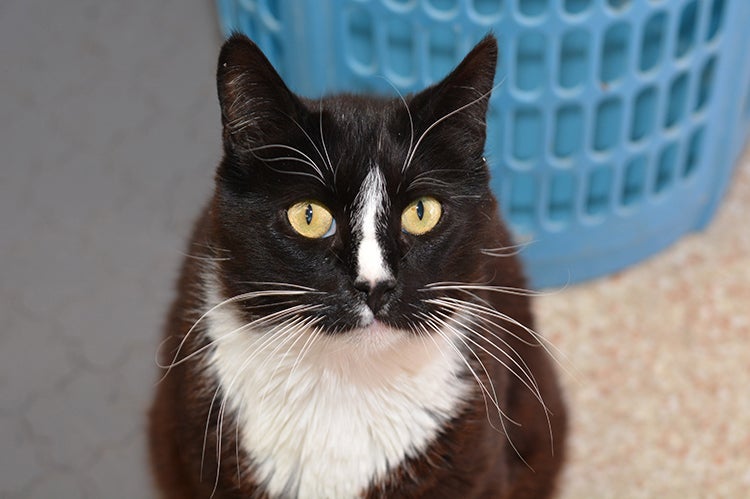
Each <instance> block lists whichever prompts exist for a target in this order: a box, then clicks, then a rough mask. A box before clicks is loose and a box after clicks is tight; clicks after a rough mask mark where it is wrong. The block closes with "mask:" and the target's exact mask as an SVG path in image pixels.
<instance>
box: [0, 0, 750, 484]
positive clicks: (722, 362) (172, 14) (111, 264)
mask: <svg viewBox="0 0 750 499" xmlns="http://www.w3.org/2000/svg"><path fill="white" fill-rule="evenodd" d="M216 25H217V23H216V20H215V17H214V11H213V5H212V3H211V2H210V1H208V0H179V1H177V0H163V1H159V2H154V1H150V0H131V1H128V2H122V1H121V2H117V1H114V0H107V1H101V0H70V1H66V2H49V1H44V0H4V1H3V2H2V3H0V68H2V70H0V151H1V156H0V157H1V158H2V159H1V160H0V161H1V163H0V229H1V230H0V262H2V263H0V450H2V452H0V497H2V498H16V497H19V498H20V497H23V498H27V497H32V498H53V497H54V498H77V497H87V498H102V497H107V498H120V497H121V498H147V497H153V495H154V493H153V490H152V488H151V486H150V481H149V478H148V473H147V469H146V458H145V443H144V437H143V424H144V413H145V410H146V407H147V405H148V403H149V399H150V396H151V393H152V390H153V384H154V381H155V376H156V368H155V366H154V352H155V349H156V345H157V339H158V335H159V328H160V324H161V322H162V320H163V315H164V312H165V310H166V308H167V305H168V303H169V301H170V299H171V296H172V295H171V289H172V282H173V279H174V276H175V273H176V268H177V265H178V264H179V260H180V255H181V251H182V248H183V244H184V243H183V242H184V238H185V237H186V235H187V233H188V231H189V226H190V223H191V221H192V219H193V217H194V216H195V214H196V213H197V212H198V210H199V207H200V204H201V203H202V202H203V201H204V199H205V198H206V196H207V193H208V192H209V190H210V186H211V178H212V174H213V171H212V170H213V165H214V164H215V163H216V160H217V158H218V157H219V154H220V146H219V114H218V107H217V105H216V97H215V93H214V82H213V72H214V67H215V57H216V53H217V48H218V44H219V43H220V40H221V36H220V34H219V32H218V29H217V28H216ZM743 161H744V162H743V165H742V166H741V167H740V169H739V171H738V175H737V178H736V181H735V182H734V186H733V188H732V190H731V192H730V193H729V197H728V199H727V200H726V203H725V204H724V206H723V207H722V209H721V212H720V214H719V217H718V218H717V219H716V221H715V223H714V224H712V226H711V227H710V229H709V230H708V231H707V232H705V233H703V234H698V235H694V236H690V237H689V238H687V239H685V240H684V241H682V242H681V243H679V244H678V245H676V246H674V247H672V248H670V249H669V250H668V251H666V252H665V253H663V254H661V255H659V256H658V257H657V258H654V259H652V260H650V261H649V262H647V263H645V264H643V265H640V266H638V267H636V268H633V269H631V270H628V271H626V272H623V273H621V274H619V275H616V276H613V277H610V278H607V279H603V280H600V281H597V282H594V283H592V284H589V285H584V286H578V287H573V288H570V289H567V290H565V291H563V292H560V293H557V294H553V295H550V296H545V297H543V298H541V299H540V300H539V302H538V311H539V314H540V316H541V325H542V327H541V328H540V329H542V330H543V331H545V332H546V333H547V334H548V336H549V337H551V338H552V339H553V341H554V342H555V343H556V344H557V346H558V347H559V348H560V349H561V350H562V351H564V352H565V353H566V355H567V357H568V360H567V361H565V362H564V364H565V366H566V367H567V368H568V369H569V370H571V371H574V370H575V372H576V373H577V374H576V378H573V377H572V376H567V377H565V378H564V380H565V385H566V388H567V393H568V398H569V401H570V405H571V408H572V411H573V414H574V417H573V428H572V429H573V432H572V435H571V441H570V454H571V459H570V463H569V466H568V468H567V470H566V473H565V477H564V483H563V489H562V496H563V497H565V498H582V497H597V498H598V497H680V498H683V497H747V496H748V491H750V397H748V390H749V389H748V384H749V383H750V334H748V331H749V330H750V305H748V303H750V238H749V237H748V235H749V232H748V230H747V227H748V222H749V221H750V217H749V216H748V212H750V156H747V155H746V156H745V159H744V160H743Z"/></svg>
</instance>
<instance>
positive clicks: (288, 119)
mask: <svg viewBox="0 0 750 499" xmlns="http://www.w3.org/2000/svg"><path fill="white" fill-rule="evenodd" d="M216 84H217V87H218V93H219V104H220V105H221V122H222V125H223V127H224V131H223V137H224V147H225V148H230V149H240V150H248V149H251V148H253V147H257V146H260V145H263V144H265V143H268V141H269V140H273V139H274V138H276V137H278V136H279V135H281V134H282V133H283V131H284V130H287V129H288V128H289V127H290V126H291V125H292V124H293V120H297V119H298V117H299V114H300V113H301V112H302V109H303V107H302V104H301V103H300V101H299V99H297V97H296V96H295V95H294V94H293V93H292V92H291V91H290V90H289V89H288V88H287V86H286V85H285V84H284V81H283V80H282V79H281V77H280V76H279V74H278V73H277V72H276V70H275V69H274V68H273V66H272V65H271V63H270V62H269V61H268V59H267V58H266V56H265V55H263V52H261V50H260V48H258V46H257V45H256V44H255V43H253V42H252V41H250V39H248V38H247V37H246V36H244V35H240V34H234V35H232V36H231V38H229V39H228V40H227V41H226V42H225V43H224V46H223V47H222V48H221V53H220V55H219V67H218V69H217V72H216Z"/></svg>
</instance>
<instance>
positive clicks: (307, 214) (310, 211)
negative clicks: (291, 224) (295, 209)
mask: <svg viewBox="0 0 750 499" xmlns="http://www.w3.org/2000/svg"><path fill="white" fill-rule="evenodd" d="M312 217H313V207H312V205H311V204H308V205H307V209H306V210H305V221H306V222H307V225H310V222H312Z"/></svg>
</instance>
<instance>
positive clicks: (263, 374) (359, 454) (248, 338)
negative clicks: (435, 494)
mask: <svg viewBox="0 0 750 499" xmlns="http://www.w3.org/2000/svg"><path fill="white" fill-rule="evenodd" d="M241 326H242V323H241V322H240V321H239V320H238V317H237V315H236V314H235V313H233V312H232V311H231V308H225V309H224V310H222V311H221V312H220V313H217V314H214V317H213V318H212V319H211V320H210V321H209V322H208V331H207V334H208V335H209V336H210V337H211V339H213V340H217V342H216V348H215V349H214V350H213V352H212V354H211V356H210V358H209V359H208V362H209V366H210V368H211V370H212V371H213V372H214V373H215V375H216V376H217V378H218V381H219V384H220V386H221V392H222V393H223V395H224V397H223V400H220V399H218V398H217V400H216V402H215V403H216V404H219V403H226V405H227V409H229V410H230V411H229V412H227V414H228V416H227V417H234V416H236V417H237V421H238V425H239V426H238V428H239V432H238V437H239V444H240V448H242V449H243V450H244V451H245V452H246V453H247V454H248V455H249V456H250V457H251V459H252V460H253V465H254V467H253V469H252V474H253V476H254V477H255V479H256V480H257V481H258V482H260V483H264V484H265V486H266V488H267V490H268V492H269V493H270V494H271V495H272V496H276V497H279V496H287V495H288V496H298V497H311V498H317V497H321V498H323V497H335V498H346V497H356V496H357V495H359V493H360V492H361V491H362V490H364V489H366V488H367V487H368V485H370V484H371V483H372V482H373V481H377V480H379V479H382V478H384V477H385V475H386V473H387V472H388V471H389V470H392V469H395V468H396V467H398V465H399V464H400V463H401V462H403V461H404V460H405V459H406V458H408V457H412V456H417V455H419V453H420V452H422V451H424V450H425V449H426V447H427V446H428V445H429V444H430V443H431V442H432V441H433V440H434V439H435V437H436V436H437V434H438V432H439V431H440V430H441V428H442V426H443V425H444V424H445V422H446V421H447V420H448V419H450V418H451V417H453V416H455V415H456V413H457V411H458V410H459V409H460V407H461V404H462V401H463V400H465V398H466V396H467V393H468V390H469V386H468V384H467V383H466V381H465V380H464V379H463V377H462V376H460V373H461V371H462V370H463V366H464V364H463V362H464V361H463V359H462V357H461V355H460V353H459V351H458V349H457V348H456V347H455V345H454V344H453V340H451V339H449V338H448V337H447V335H446V337H438V338H432V339H430V338H408V337H407V336H406V335H405V336H404V337H403V338H400V339H398V340H394V339H393V338H391V339H385V340H384V341H385V342H386V343H388V342H389V341H390V342H392V343H393V345H392V346H388V345H386V346H383V345H377V344H375V345H374V346H373V344H370V345H369V346H367V345H365V346H364V348H363V350H364V351H361V352H357V351H353V350H352V349H356V348H357V341H356V340H355V341H351V340H352V339H351V338H349V339H346V340H342V341H336V340H331V338H323V337H321V336H317V337H314V336H311V335H310V333H309V332H300V333H296V332H294V331H292V330H286V331H283V332H281V333H279V334H277V335H276V339H274V338H273V337H272V336H271V335H269V334H263V333H261V332H248V331H242V333H241V334H227V333H230V332H231V331H235V330H236V329H237V328H239V327H241ZM381 333H382V331H381ZM229 414H231V415H232V416H229ZM224 428H226V429H225V430H224V431H234V430H229V429H228V428H234V425H233V424H225V425H224ZM230 440H231V439H230Z"/></svg>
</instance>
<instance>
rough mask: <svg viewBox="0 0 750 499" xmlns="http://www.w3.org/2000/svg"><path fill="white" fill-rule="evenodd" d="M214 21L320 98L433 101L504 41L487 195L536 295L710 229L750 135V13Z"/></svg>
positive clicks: (633, 7) (569, 4)
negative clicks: (453, 75)
mask: <svg viewBox="0 0 750 499" xmlns="http://www.w3.org/2000/svg"><path fill="white" fill-rule="evenodd" d="M217 6H218V11H219V18H220V21H221V23H222V27H223V30H224V32H225V33H226V34H229V33H231V32H233V31H241V32H244V33H246V34H247V35H249V36H250V37H251V38H252V39H254V40H255V41H256V42H257V43H258V44H259V45H260V46H261V48H262V49H263V50H264V51H265V52H266V54H267V55H268V56H269V58H270V59H271V61H272V62H273V63H274V64H275V66H276V67H277V68H278V70H279V71H280V73H281V74H282V76H283V77H284V78H285V79H286V81H288V82H289V84H290V86H291V87H292V89H294V90H295V91H297V92H299V93H301V94H302V95H306V96H308V97H316V96H320V95H322V94H324V93H329V92H337V91H357V92H359V91H368V92H377V93H392V92H393V88H392V87H391V84H393V85H395V86H396V87H397V88H398V89H399V91H401V92H404V93H405V92H411V91H417V90H420V89H422V88H423V87H425V86H427V85H429V84H430V83H433V82H435V81H438V80H439V79H441V78H442V77H443V76H444V75H445V74H447V73H448V71H449V70H450V69H451V68H452V67H453V66H454V65H455V64H456V63H458V61H460V60H461V58H462V57H463V56H464V55H465V54H466V53H467V52H468V51H469V49H470V48H471V47H472V45H473V44H474V43H475V42H477V41H478V40H479V39H481V38H482V37H483V36H484V35H485V34H486V33H487V32H488V31H490V30H492V31H493V32H494V33H495V34H496V35H497V36H498V39H499V43H500V51H501V59H500V66H499V68H498V79H497V81H498V82H502V85H501V86H500V87H499V88H498V89H497V91H495V93H494V95H493V98H492V101H491V106H490V111H489V129H488V140H487V157H488V160H489V162H490V165H491V168H492V187H493V189H494V191H495V192H496V194H497V197H498V200H499V202H500V204H501V206H502V209H503V213H504V215H505V217H506V219H507V221H508V222H509V224H510V226H511V228H512V230H513V233H514V235H515V238H516V239H517V241H518V242H519V243H529V244H528V245H527V246H526V247H525V249H524V250H523V251H522V252H521V257H522V258H523V259H524V260H525V263H526V266H527V270H528V273H529V276H530V278H531V281H532V284H533V285H534V286H535V287H538V288H541V287H550V286H559V285H563V284H566V283H569V282H579V281H582V280H586V279H589V278H592V277H596V276H600V275H604V274H607V273H610V272H613V271H616V270H618V269H621V268H623V267H625V266H627V265H630V264H632V263H635V262H637V261H639V260H641V259H643V258H645V257H647V256H649V255H652V254H654V253H656V252H657V251H659V250H661V249H662V248H664V247H666V246H667V245H669V244H670V243H672V242H674V241H675V240H677V239H678V238H679V237H680V236H681V235H683V234H685V233H688V232H690V231H694V230H698V229H701V228H703V227H704V226H705V225H706V224H707V223H708V221H709V220H710V219H711V217H712V216H713V214H714V212H715V210H716V207H717V204H718V202H719V201H720V200H721V198H722V196H723V195H724V192H725V190H726V187H727V184H728V182H729V179H730V177H731V173H732V170H733V164H734V163H735V160H736V159H737V156H738V154H739V152H740V150H741V148H742V145H743V144H744V141H745V138H746V136H747V134H748V130H750V29H748V26H747V25H748V22H749V21H750V0H308V1H284V0H218V2H217ZM381 76H384V77H385V78H382V77H381ZM386 78H387V80H388V81H386ZM389 82H390V83H389Z"/></svg>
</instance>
